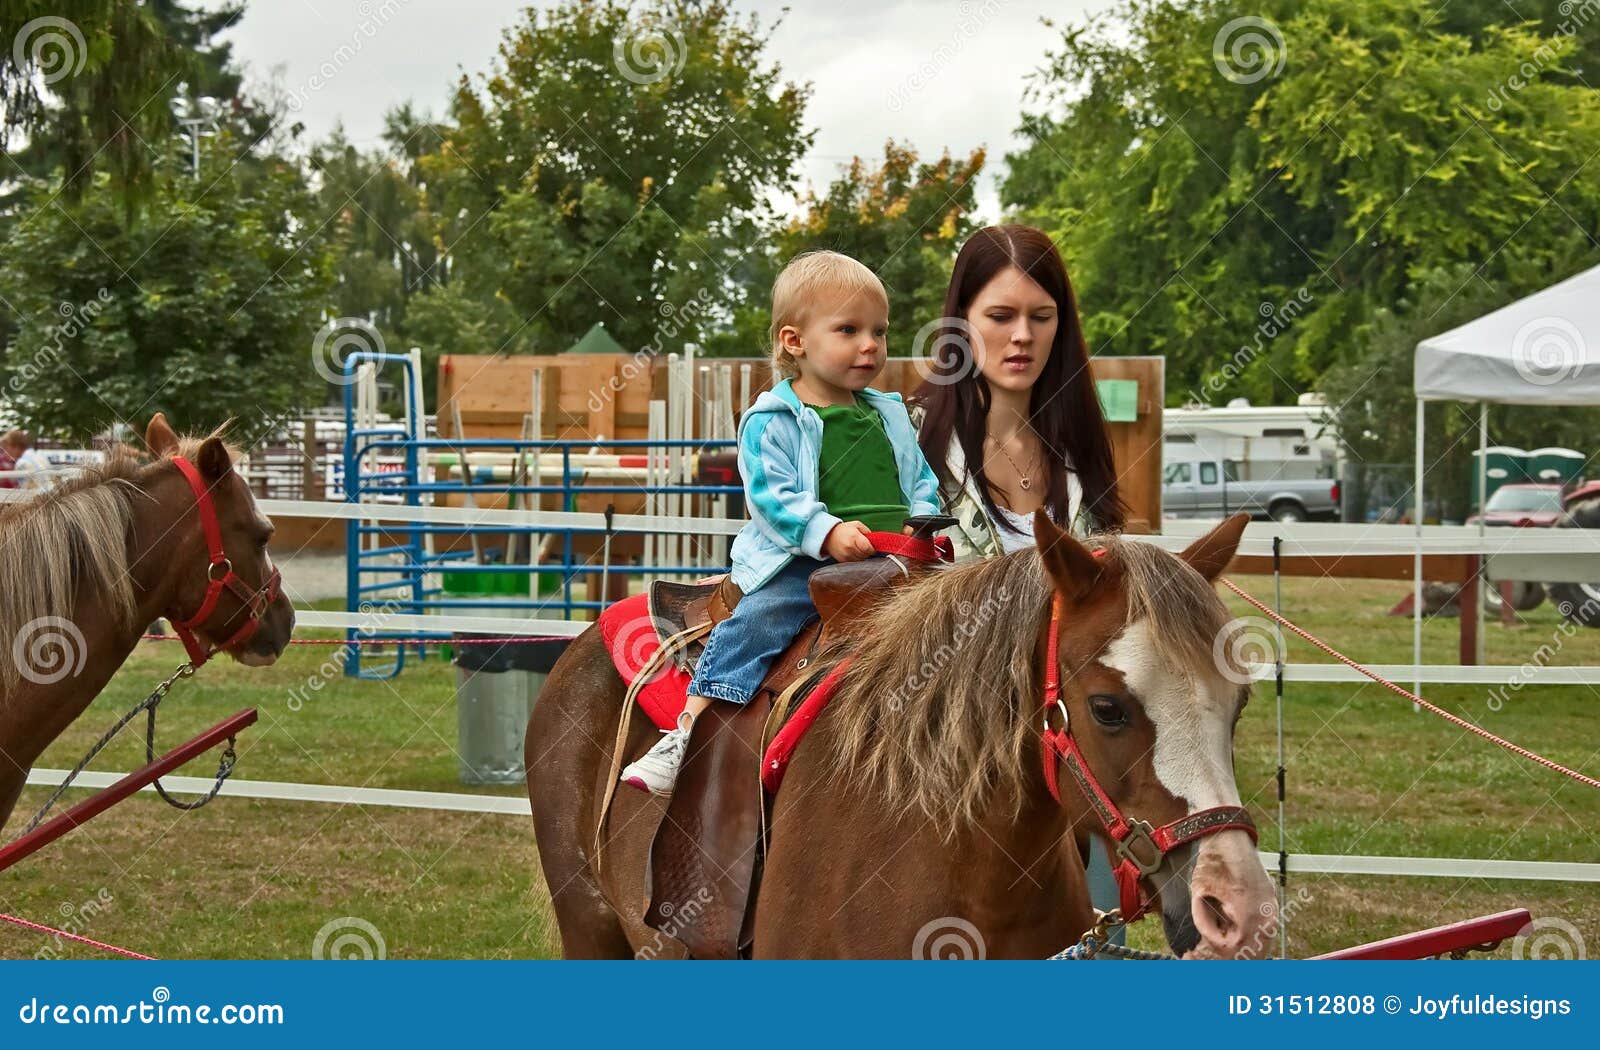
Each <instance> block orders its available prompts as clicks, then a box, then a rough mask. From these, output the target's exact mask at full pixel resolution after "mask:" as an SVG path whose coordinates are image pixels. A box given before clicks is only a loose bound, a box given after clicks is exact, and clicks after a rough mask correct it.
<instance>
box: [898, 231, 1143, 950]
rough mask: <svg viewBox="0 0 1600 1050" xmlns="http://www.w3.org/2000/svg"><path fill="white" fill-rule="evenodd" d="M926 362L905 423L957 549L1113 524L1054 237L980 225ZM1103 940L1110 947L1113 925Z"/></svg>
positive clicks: (1113, 489)
mask: <svg viewBox="0 0 1600 1050" xmlns="http://www.w3.org/2000/svg"><path fill="white" fill-rule="evenodd" d="M943 321H944V324H943V326H942V327H941V328H940V329H939V331H938V335H937V336H936V339H937V342H936V343H935V344H934V346H933V347H932V358H933V366H932V372H931V374H930V375H929V376H928V378H927V380H926V381H925V382H924V383H923V384H922V386H921V387H920V388H919V389H918V390H917V392H916V395H915V396H914V399H913V408H912V412H911V419H912V422H913V423H915V424H916V425H917V427H918V430H919V440H920V442H921V444H922V452H923V455H924V456H925V457H926V458H927V460H928V462H929V463H930V464H931V465H932V466H933V469H934V473H935V474H936V475H937V476H938V478H939V487H940V497H941V501H942V502H943V504H944V507H945V512H946V513H947V514H950V515H952V516H954V517H955V518H956V522H957V524H956V526H955V527H954V528H952V529H951V530H950V531H949V533H948V535H949V536H950V538H951V541H952V542H953V544H954V545H955V548H956V556H957V557H958V558H960V557H982V558H987V557H993V556H995V555H998V554H1003V553H1008V552H1010V551H1014V550H1019V549H1021V548H1023V547H1031V546H1033V512H1034V511H1035V510H1037V509H1038V508H1039V507H1044V508H1045V511H1046V513H1047V514H1048V515H1049V517H1050V519H1051V520H1052V521H1054V522H1055V523H1056V524H1057V525H1061V524H1062V523H1063V522H1068V523H1070V531H1072V532H1075V533H1078V534H1080V535H1083V534H1087V533H1089V532H1109V531H1116V530H1118V529H1121V528H1122V525H1123V522H1124V519H1125V518H1126V516H1127V509H1126V507H1125V506H1124V505H1123V503H1122V499H1121V497H1120V496H1119V495H1118V493H1117V474H1116V467H1115V465H1114V464H1113V462H1112V456H1111V439H1110V436H1109V435H1108V434H1107V432H1106V421H1105V415H1104V413H1103V412H1102V411H1101V408H1100V398H1099V395H1098V394H1097V393H1096V391H1095V386H1094V377H1093V376H1092V375H1090V372H1089V353H1088V348H1087V346H1086V345H1085V344H1084V341H1083V329H1082V326H1081V325H1080V323H1079V321H1078V308H1077V302H1076V300H1075V299H1074V297H1073V294H1072V285H1071V283H1070V282H1069V281H1068V280H1067V270H1066V267H1065V266H1064V265H1062V262H1061V256H1060V254H1058V253H1057V252H1056V247H1055V245H1054V244H1053V243H1052V242H1051V240H1050V238H1049V236H1047V235H1046V234H1045V233H1044V232H1043V231H1041V230H1036V229H1034V228H1033V227H1031V226H989V227H986V228H984V229H981V230H979V231H978V232H977V233H975V234H973V235H972V237H971V238H970V239H969V240H968V241H967V243H966V244H964V245H963V246H962V248H961V252H960V254H959V255H957V256H956V264H955V270H954V272H953V273H952V274H951V275H950V288H949V291H948V292H946V293H945V300H944V317H943ZM1088 868H1089V892H1090V896H1091V897H1092V899H1093V901H1094V905H1095V907H1096V908H1099V909H1100V910H1102V911H1110V910H1111V909H1112V908H1115V907H1117V904H1118V893H1117V883H1116V878H1115V877H1114V876H1113V875H1112V873H1111V864H1110V861H1109V860H1108V859H1107V857H1106V853H1105V847H1104V846H1103V845H1102V844H1101V843H1100V840H1099V839H1098V838H1095V839H1093V840H1092V842H1091V846H1090V852H1089V865H1088ZM1115 939H1116V940H1117V942H1118V943H1122V931H1121V930H1120V929H1118V930H1117V932H1116V935H1115Z"/></svg>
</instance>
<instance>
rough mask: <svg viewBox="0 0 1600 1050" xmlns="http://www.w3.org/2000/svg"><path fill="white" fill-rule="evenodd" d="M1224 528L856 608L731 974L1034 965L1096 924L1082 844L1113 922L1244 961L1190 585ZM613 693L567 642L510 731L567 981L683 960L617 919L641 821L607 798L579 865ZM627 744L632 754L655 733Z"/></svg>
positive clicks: (1258, 871)
mask: <svg viewBox="0 0 1600 1050" xmlns="http://www.w3.org/2000/svg"><path fill="white" fill-rule="evenodd" d="M1247 520H1248V519H1247V518H1246V517H1245V516H1244V515H1238V516H1236V517H1234V518H1231V519H1229V520H1228V521H1226V522H1224V523H1223V524H1221V525H1220V526H1218V527H1217V528H1216V529H1214V530H1213V531H1212V532H1211V533H1209V534H1208V535H1206V536H1205V537H1203V538H1201V539H1200V540H1198V541H1196V542H1195V543H1194V544H1193V545H1192V546H1190V547H1189V549H1188V550H1185V551H1184V552H1183V553H1182V555H1178V556H1174V555H1172V554H1169V553H1167V552H1166V551H1163V550H1162V549H1160V548H1158V547H1156V546H1155V545H1153V544H1147V543H1139V542H1134V541H1131V540H1123V539H1119V538H1116V537H1111V536H1105V537H1098V538H1096V539H1094V540H1093V541H1091V543H1092V546H1094V547H1097V548H1098V549H1097V550H1093V551H1092V550H1091V549H1090V547H1088V546H1085V545H1084V544H1082V543H1080V542H1079V541H1078V540H1076V539H1074V538H1073V537H1071V536H1070V535H1066V534H1063V533H1061V532H1060V531H1058V530H1057V529H1056V528H1055V526H1054V525H1052V524H1051V522H1050V521H1049V519H1048V518H1046V517H1045V515H1043V514H1037V515H1036V516H1035V523H1034V529H1035V536H1036V538H1037V540H1038V542H1039V544H1040V547H1039V549H1037V550H1025V551H1019V552H1016V553H1014V554H1011V555H1007V556H1004V557H1000V558H994V559H988V560H984V561H978V562H975V563H971V564H964V565H960V566H955V567H951V568H946V569H943V570H940V571H936V572H931V573H928V574H927V575H926V576H925V577H923V578H922V579H920V580H918V581H915V582H911V583H908V584H906V585H905V586H904V587H903V588H901V589H900V590H898V591H897V592H895V593H893V594H892V595H891V596H890V597H889V598H887V599H886V600H885V601H884V602H883V603H882V604H881V605H879V606H878V607H877V608H876V609H875V610H873V612H872V613H871V614H870V623H871V626H872V629H871V631H869V632H863V634H865V635H866V637H863V638H861V639H860V640H859V641H858V642H857V643H856V644H854V645H852V646H851V650H852V651H851V652H850V653H849V654H832V655H834V656H840V655H848V656H849V658H850V660H851V663H850V665H849V666H848V668H846V670H845V672H844V677H843V684H842V685H841V686H840V687H839V690H838V692H837V693H836V694H835V695H834V697H833V699H832V702H831V703H830V704H829V706H828V707H827V708H826V709H825V710H824V711H823V713H822V715H821V716H820V717H819V718H818V720H817V722H816V723H815V725H813V726H812V728H811V730H810V732H809V734H808V735H807V737H806V738H805V740H804V741H803V742H802V743H801V745H800V748H799V751H798V753H797V754H796V755H795V757H794V760H793V763H792V764H791V765H790V767H789V770H788V773H787V775H786V777H785V779H784V781H783V787H782V790H781V791H780V792H779V793H778V797H777V800H776V803H775V805H774V809H773V814H772V820H771V824H770V828H769V838H768V841H769V847H768V851H767V855H766V861H765V870H764V875H763V877H762V884H761V888H760V893H759V896H758V898H757V903H756V906H755V907H756V914H755V922H754V940H753V945H752V951H753V954H754V955H756V956H757V957H777V958H793V957H802V958H817V957H824V958H839V957H845V958H856V957H867V958H906V957H908V956H919V955H934V954H946V948H948V947H950V946H952V945H955V946H959V947H960V948H961V950H962V951H963V952H964V953H965V954H978V955H984V956H990V957H1003V958H1023V959H1030V958H1031V959H1040V958H1044V957H1046V956H1048V955H1049V954H1051V953H1052V952H1055V951H1057V950H1059V949H1061V948H1062V947H1064V946H1066V945H1070V944H1072V943H1074V942H1076V941H1077V940H1078V938H1079V937H1080V936H1081V935H1082V934H1083V933H1084V932H1085V931H1087V930H1088V929H1089V928H1090V927H1091V926H1092V925H1093V924H1094V914H1093V910H1092V908H1091V906H1090V902H1089V893H1088V888H1087V881H1086V877H1085V873H1084V858H1085V857H1086V856H1087V852H1088V836H1089V835H1090V834H1091V833H1092V834H1099V835H1102V836H1104V837H1106V838H1108V839H1110V840H1112V842H1113V843H1115V842H1116V841H1119V840H1120V841H1123V842H1124V843H1125V845H1124V849H1125V850H1126V851H1127V853H1126V854H1125V855H1123V854H1119V853H1116V852H1114V853H1113V857H1114V858H1119V859H1120V858H1122V857H1123V856H1126V857H1127V858H1129V859H1123V860H1122V863H1121V864H1119V867H1118V874H1119V880H1120V881H1121V882H1122V889H1123V901H1124V906H1125V907H1126V908H1128V909H1129V910H1131V911H1134V912H1139V911H1143V910H1145V909H1146V908H1149V909H1152V910H1159V912H1160V915H1161V919H1162V925H1163V927H1164V932H1165V934H1166V937H1167V941H1168V943H1169V944H1170V945H1171V946H1172V949H1173V950H1174V951H1175V952H1177V953H1178V954H1179V955H1192V956H1196V957H1199V956H1211V957H1239V956H1246V957H1248V956H1250V955H1252V954H1255V953H1257V952H1261V951H1263V950H1264V949H1265V948H1267V947H1268V944H1267V939H1268V938H1269V937H1270V932H1271V930H1272V929H1273V928H1274V927H1275V925H1276V902H1275V899H1274V894H1273V891H1272V887H1271V884H1270V882H1269V881H1268V879H1267V876H1266V872H1265V871H1264V870H1263V868H1262V866H1261V862H1260V859H1259V856H1258V855H1257V853H1256V851H1255V846H1254V828H1253V826H1252V825H1250V824H1249V818H1248V816H1246V815H1245V814H1244V811H1243V810H1242V809H1241V808H1239V796H1238V789H1237V787H1236V785H1235V783H1234V775H1233V730H1234V725H1235V723H1236V722H1237V720H1238V718H1239V714H1240V712H1241V710H1242V709H1243V707H1244V703H1245V700H1246V696H1247V688H1246V687H1241V686H1239V685H1237V684H1235V683H1236V681H1237V674H1236V673H1235V674H1233V675H1232V678H1230V672H1231V671H1233V670H1234V669H1232V668H1229V667H1220V666H1218V664H1217V659H1218V658H1217V657H1216V656H1214V655H1213V654H1214V645H1213V643H1214V641H1215V639H1216V638H1217V637H1219V632H1221V631H1223V630H1224V626H1225V624H1226V622H1227V621H1228V618H1229V617H1228V613H1227V610H1226V607H1225V606H1224V605H1223V604H1222V602H1221V600H1220V599H1218V597H1217V595H1216V592H1215V591H1214V589H1213V587H1212V582H1213V581H1214V580H1215V579H1216V578H1217V576H1218V575H1220V574H1221V572H1222V570H1223V568H1224V567H1225V566H1226V565H1227V563H1228V561H1229V559H1231V558H1232V557H1233V553H1234V551H1235V549H1236V548H1237V547H1238V543H1239V537H1240V534H1241V533H1242V532H1243V529H1244V526H1245V524H1246V522H1247ZM1052 658H1054V659H1053V660H1052ZM625 690H626V684H625V683H624V682H623V681H622V679H621V678H620V677H619V676H618V674H617V672H616V671H615V670H614V668H613V664H612V661H611V656H610V655H609V653H608V651H607V648H606V646H605V644H604V642H603V641H602V640H601V638H600V635H599V633H598V630H597V629H596V628H591V629H590V630H588V631H587V632H585V633H584V634H583V635H581V636H580V637H579V638H578V639H577V640H576V641H575V642H574V643H573V645H572V646H571V647H570V648H569V649H568V651H567V653H566V654H565V655H564V656H563V657H562V658H561V660H560V661H559V662H558V663H557V664H556V666H555V668H554V669H553V670H552V672H551V674H550V677H549V680H548V681H547V682H546V684H545V687H544V690H543V693H542V696H541V699H540V702H539V704H538V706H537V707H536V708H535V710H534V713H533V717H532V719H531V720H530V722H529V725H528V737H527V746H526V751H527V756H526V757H527V764H528V792H529V797H530V798H531V799H532V802H533V813H534V823H535V831H536V833H537V837H538V843H539V856H540V860H541V862H542V864H543V866H544V873H545V879H546V881H547V882H548V884H549V886H550V890H551V894H552V899H553V902H554V907H555V913H556V918H557V921H558V923H559V925H560V929H561V940H562V945H563V948H564V951H565V953H566V955H567V956H568V957H621V956H628V955H636V954H638V955H650V956H655V955H661V954H668V955H671V954H681V953H682V949H681V946H680V945H677V944H676V942H672V941H667V940H665V939H664V937H663V935H662V934H661V933H658V932H656V931H655V930H652V929H650V928H648V927H646V926H645V925H644V923H643V922H642V919H641V916H642V915H643V914H644V912H645V908H646V905H647V903H648V902H647V901H646V900H645V898H646V896H647V894H648V886H649V881H648V879H647V877H646V870H647V869H646V860H647V854H648V849H649V844H650V841H651V838H652V837H653V835H654V832H655V829H656V826H657V824H658V823H659V820H660V817H661V810H662V803H661V801H660V800H657V799H654V798H652V797H650V796H648V795H646V794H644V793H642V792H637V791H629V790H622V791H618V792H616V797H615V800H614V802H613V804H612V810H611V813H610V816H609V819H608V822H607V825H606V837H605V839H604V844H603V846H602V847H601V850H600V853H601V856H598V857H597V856H595V855H593V848H592V847H593V844H594V842H595V841H596V836H595V832H596V827H597V824H598V821H599V820H600V815H601V814H600V811H601V805H602V799H603V798H604V797H605V795H606V787H607V784H606V780H607V778H608V777H609V776H610V775H613V774H612V773H611V761H610V758H611V756H610V750H611V743H612V741H613V739H614V737H615V733H616V730H617V726H618V719H619V718H620V717H621V714H622V712H621V710H620V708H621V705H622V702H623V697H624V693H625ZM641 723H642V724H643V727H642V728H641ZM634 727H635V731H634V732H632V733H631V734H630V737H629V739H628V741H627V743H626V746H627V748H628V753H629V754H630V755H631V754H638V753H640V752H642V751H643V750H644V749H645V748H646V747H648V746H649V743H650V737H651V735H652V734H653V732H654V730H653V729H652V728H650V727H649V725H648V720H644V719H635V720H634ZM752 789H754V785H752ZM1130 828H1132V829H1133V831H1132V832H1131V833H1130V830H1129V829H1130ZM669 903H671V902H669ZM693 907H694V906H693V902H676V903H675V914H677V915H678V916H680V917H682V919H683V921H686V922H687V921H692V912H693Z"/></svg>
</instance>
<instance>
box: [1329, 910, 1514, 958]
mask: <svg viewBox="0 0 1600 1050" xmlns="http://www.w3.org/2000/svg"><path fill="white" fill-rule="evenodd" d="M1532 921H1533V918H1532V916H1530V915H1529V914H1528V910H1527V909H1526V908H1515V909H1513V910H1511V911H1502V912H1498V913H1496V914H1494V915H1484V916H1481V917H1479V918H1476V919H1467V920H1466V921H1464V922H1453V923H1451V924H1450V925H1448V926H1435V927H1433V928H1432V929H1431V930H1418V931H1417V932H1416V933H1403V934H1401V935H1400V936H1398V937H1390V938H1388V939H1387V940H1382V941H1373V942H1372V943H1371V944H1361V945H1357V946H1356V947H1354V948H1341V949H1340V950H1339V951H1336V952H1329V953H1328V954H1327V955H1314V956H1312V958H1313V959H1427V958H1431V957H1432V956H1435V955H1443V954H1445V953H1446V952H1453V951H1460V950H1461V949H1463V948H1477V947H1479V946H1491V947H1492V946H1493V945H1496V944H1499V943H1500V942H1501V941H1503V940H1505V939H1506V938H1507V937H1515V936H1516V935H1517V934H1518V933H1520V932H1522V929H1523V927H1525V926H1527V925H1528V923H1530V922H1532Z"/></svg>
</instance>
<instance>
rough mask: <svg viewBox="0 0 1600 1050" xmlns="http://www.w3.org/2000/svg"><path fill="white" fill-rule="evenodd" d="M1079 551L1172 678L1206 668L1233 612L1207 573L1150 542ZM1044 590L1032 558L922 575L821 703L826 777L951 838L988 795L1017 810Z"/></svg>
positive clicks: (1037, 692)
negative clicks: (830, 764)
mask: <svg viewBox="0 0 1600 1050" xmlns="http://www.w3.org/2000/svg"><path fill="white" fill-rule="evenodd" d="M1088 546H1090V547H1091V548H1099V547H1105V548H1107V552H1106V554H1105V556H1104V557H1105V558H1107V559H1109V562H1108V565H1107V567H1108V568H1110V567H1112V566H1115V567H1116V568H1118V569H1120V570H1121V576H1120V584H1121V586H1122V587H1123V589H1124V591H1125V593H1126V600H1127V610H1128V612H1127V620H1126V623H1125V624H1124V626H1126V625H1127V624H1132V623H1134V622H1136V621H1138V620H1141V619H1145V618H1147V617H1148V618H1149V619H1150V621H1151V623H1152V625H1153V627H1154V630H1153V631H1152V632H1151V634H1152V637H1154V638H1156V639H1157V640H1158V641H1157V645H1158V648H1159V650H1160V651H1159V653H1158V656H1159V657H1160V659H1161V660H1162V661H1163V662H1165V663H1166V664H1167V665H1168V666H1169V667H1170V668H1171V669H1173V671H1174V673H1177V674H1187V673H1188V672H1187V671H1185V668H1199V667H1210V666H1211V665H1212V661H1213V655H1212V645H1213V640H1214V639H1215V638H1216V637H1218V632H1219V631H1221V630H1222V627H1223V625H1224V624H1225V623H1226V622H1227V620H1228V611H1227V607H1226V606H1225V605H1223V603H1222V600H1221V599H1220V598H1218V597H1217V594H1216V591H1215V590H1214V589H1213V588H1212V586H1211V584H1210V583H1209V582H1207V581H1206V579H1205V578H1204V577H1202V576H1201V575H1200V574H1199V573H1198V572H1196V571H1195V570H1194V569H1192V568H1190V567H1189V566H1188V565H1187V564H1186V563H1184V562H1183V561H1182V560H1181V559H1179V558H1177V557H1176V556H1174V555H1172V554H1169V553H1167V552H1166V551H1164V550H1162V549H1161V548H1160V547H1157V546H1156V545H1155V544H1152V543H1141V542H1136V541H1133V540H1124V539H1121V538H1118V537H1115V536H1111V535H1102V536H1096V537H1093V538H1091V539H1090V541H1089V542H1088ZM1051 593H1052V588H1051V583H1050V580H1049V578H1048V577H1047V576H1046V574H1045V571H1044V566H1043V564H1042V563H1041V560H1040V557H1039V552H1038V551H1037V550H1036V549H1032V548H1030V549H1027V550H1021V551H1016V552H1014V553H1011V554H1008V555H1004V556H1001V557H998V558H988V559H983V560H980V561H976V562H972V563H970V564H964V565H959V566H955V567H953V568H949V569H945V570H942V571H939V572H934V573H929V574H928V575H927V576H925V577H924V578H923V579H922V580H920V581H918V582H916V583H914V584H910V585H908V586H906V587H904V588H902V589H900V590H898V591H896V592H895V593H894V594H893V596H892V597H890V598H889V599H887V600H886V601H885V602H884V604H882V605H880V606H878V607H877V608H876V609H875V610H874V612H873V618H872V630H871V631H870V632H864V634H865V635H866V637H864V638H863V639H861V640H859V641H858V642H855V643H854V644H853V645H852V646H851V648H852V650H853V651H854V654H855V659H854V662H853V663H852V664H851V665H850V669H849V671H848V672H846V674H845V676H844V681H843V683H842V684H841V686H840V687H839V692H838V694H837V695H836V696H835V697H834V699H833V700H832V701H831V702H830V704H829V718H830V720H831V721H832V722H833V724H834V726H833V732H832V733H831V734H830V735H831V736H832V737H833V738H834V739H833V749H834V755H833V761H834V763H835V766H834V769H835V775H836V776H837V777H839V778H841V779H843V780H844V781H847V782H849V783H851V784H854V785H856V786H858V787H859V788H861V789H864V790H868V791H871V792H874V793H875V794H876V795H877V797H879V798H882V799H883V800H884V801H885V803H886V804H887V805H889V806H890V807H893V808H896V809H898V810H899V811H900V812H901V813H902V814H903V813H907V812H909V811H912V810H915V809H920V810H922V812H923V813H925V814H926V815H927V816H928V817H929V818H931V819H932V820H933V821H934V822H935V824H936V826H938V827H939V828H940V829H941V830H942V831H943V832H944V833H946V834H951V833H953V832H954V831H955V830H956V828H958V827H959V826H961V825H963V824H970V823H972V822H974V821H976V820H977V819H978V818H979V817H981V816H983V815H985V814H986V813H987V812H988V811H989V809H990V807H991V806H992V805H994V804H995V802H996V800H997V799H1003V800H1008V803H1007V804H1009V805H1010V806H1011V807H1012V808H1013V809H1015V808H1017V807H1020V805H1021V802H1022V799H1023V797H1024V794H1025V790H1026V787H1027V784H1028V777H1029V775H1030V774H1031V773H1033V772H1035V771H1036V769H1037V766H1038V762H1039V742H1038V737H1039V732H1040V729H1039V727H1040V710H1039V705H1040V702H1041V700H1040V698H1041V696H1042V693H1043V678H1042V672H1043V668H1042V667H1041V666H1040V658H1039V656H1038V652H1037V647H1036V643H1037V641H1038V639H1039V638H1040V637H1042V635H1043V633H1044V630H1045V624H1046V622H1047V621H1048V619H1049V615H1050V598H1051ZM1108 641H1109V639H1108Z"/></svg>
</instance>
